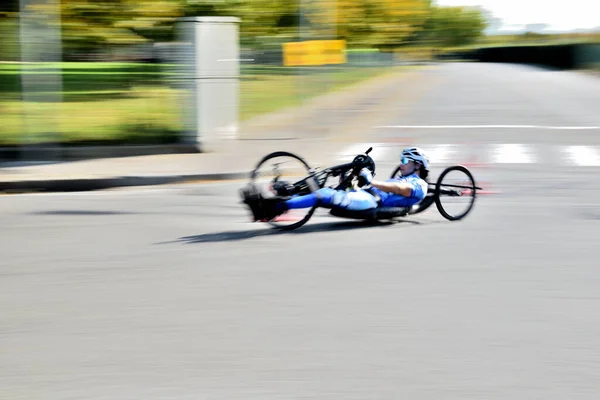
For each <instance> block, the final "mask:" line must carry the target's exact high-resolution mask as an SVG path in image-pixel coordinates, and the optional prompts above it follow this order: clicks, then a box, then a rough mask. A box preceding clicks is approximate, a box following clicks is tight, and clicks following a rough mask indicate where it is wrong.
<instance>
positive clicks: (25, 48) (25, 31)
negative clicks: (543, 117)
mask: <svg viewBox="0 0 600 400" xmlns="http://www.w3.org/2000/svg"><path fill="white" fill-rule="evenodd" d="M463 3H467V4H468V2H463ZM480 3H481V2H480ZM490 4H491V3H490ZM187 16H232V17H237V18H239V19H240V26H239V29H240V38H239V41H240V43H239V44H240V58H241V59H240V78H241V79H240V87H239V93H240V97H239V110H238V114H239V121H240V122H241V123H244V122H245V121H250V120H252V119H253V118H256V117H259V116H261V115H264V114H267V113H270V112H274V111H278V110H280V109H283V108H285V107H290V106H295V105H299V104H302V103H304V102H306V101H310V100H311V99H314V98H315V97H317V96H319V95H321V94H325V93H329V92H332V91H335V90H337V89H340V88H344V87H347V86H348V85H352V84H355V83H358V82H361V81H364V80H367V79H369V78H372V77H376V76H379V75H382V74H386V73H389V72H390V71H393V70H395V69H399V68H406V67H410V66H413V65H415V64H423V63H429V62H433V61H435V62H439V61H443V60H453V59H456V58H462V59H465V58H473V57H475V58H477V57H479V58H485V57H488V58H489V59H491V60H494V57H496V58H495V59H498V57H500V58H501V57H506V55H505V54H500V55H498V54H496V53H494V54H492V55H490V54H487V53H485V54H484V53H477V50H478V49H482V48H498V46H501V47H506V46H508V45H513V46H523V45H527V46H531V45H532V44H533V45H536V46H542V45H543V46H549V45H557V44H563V45H564V44H569V45H570V44H573V43H587V42H598V41H599V37H600V34H599V33H598V29H593V28H592V29H581V30H573V29H571V30H568V29H567V30H565V29H563V30H562V31H553V30H552V29H551V28H552V27H551V26H550V25H548V24H544V23H539V24H522V25H518V24H515V23H514V22H511V21H508V22H506V21H503V19H502V18H500V17H498V16H496V15H494V13H493V12H492V11H491V10H489V9H486V8H484V7H482V6H468V5H467V6H462V5H456V4H454V3H453V2H452V1H447V2H443V1H442V2H440V3H439V4H438V3H436V2H434V1H431V0H370V1H358V0H295V1H289V0H285V1H283V0H94V1H89V0H3V1H2V2H1V4H0V38H1V43H2V51H1V52H0V113H1V115H2V124H1V125H0V146H2V147H3V148H4V149H10V148H15V147H16V148H18V147H19V146H26V145H39V144H44V143H59V144H63V145H67V144H69V145H84V146H85V145H131V144H165V143H177V142H179V141H180V140H181V131H182V129H183V127H182V105H181V104H182V103H181V101H180V99H181V94H182V93H181V91H182V90H183V89H182V88H181V86H180V85H178V84H177V82H178V78H180V74H181V71H180V70H179V69H178V68H177V60H178V59H177V57H176V55H177V51H178V49H179V48H180V47H181V37H180V36H178V33H177V32H178V31H177V29H176V28H175V26H176V22H177V21H178V19H180V18H183V17H187ZM308 40H311V41H320V40H336V41H340V42H338V43H341V44H340V46H341V47H340V48H341V49H342V51H343V57H342V58H341V59H339V60H337V61H334V62H329V63H328V62H327V61H324V62H321V63H316V65H302V64H301V63H300V64H294V63H291V64H289V63H288V65H286V62H285V57H284V49H285V46H286V43H294V42H301V41H308ZM596 52H598V51H597V48H596ZM528 53H530V52H528ZM515 54H516V53H514V52H513V53H511V54H510V55H509V56H508V57H509V58H510V57H513V58H514V57H516V56H515ZM535 57H538V58H537V59H534V60H533V61H539V60H541V59H542V58H544V57H543V56H535ZM551 57H554V59H556V58H557V56H556V55H552V56H551ZM594 57H596V58H597V57H600V55H598V54H595V55H594ZM554 61H556V60H554ZM560 62H561V63H563V64H564V63H566V62H567V60H564V59H561V60H560ZM314 123H315V124H318V121H314ZM2 154H3V155H4V157H7V154H10V152H8V153H6V152H3V153H2Z"/></svg>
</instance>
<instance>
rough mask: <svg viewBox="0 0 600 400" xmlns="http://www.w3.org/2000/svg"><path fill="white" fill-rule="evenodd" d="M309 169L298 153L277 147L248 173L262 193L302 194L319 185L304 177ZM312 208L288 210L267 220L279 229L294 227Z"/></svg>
mask: <svg viewBox="0 0 600 400" xmlns="http://www.w3.org/2000/svg"><path fill="white" fill-rule="evenodd" d="M310 172H311V168H310V166H309V165H308V164H307V163H306V161H304V160H303V159H302V158H301V157H298V156H297V155H295V154H293V153H289V152H285V151H277V152H274V153H271V154H268V155H267V156H265V157H264V158H263V159H262V160H260V162H259V163H258V164H257V166H256V168H255V169H254V170H253V171H252V173H251V175H250V183H251V184H253V185H254V186H255V187H256V188H257V189H258V190H259V191H260V193H261V194H262V195H263V196H264V197H284V198H289V197H291V196H296V195H306V194H310V193H313V192H315V191H317V190H318V189H319V188H318V186H317V184H316V182H315V180H314V179H312V178H309V177H308V176H309V174H310ZM315 209H316V207H312V208H305V209H296V210H289V211H287V212H286V213H284V214H282V215H280V216H278V217H276V218H274V219H273V220H271V221H269V224H270V225H271V226H273V227H274V228H277V229H281V230H291V229H296V228H299V227H301V226H302V225H304V224H305V223H306V222H308V220H309V219H310V218H311V217H312V215H313V213H314V212H315Z"/></svg>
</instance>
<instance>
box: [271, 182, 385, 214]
mask: <svg viewBox="0 0 600 400" xmlns="http://www.w3.org/2000/svg"><path fill="white" fill-rule="evenodd" d="M316 205H319V206H324V207H332V206H333V207H342V208H346V209H348V210H367V209H370V208H375V207H377V200H375V197H373V196H372V195H371V194H370V193H368V192H365V191H364V190H359V191H352V192H345V191H341V190H334V189H331V188H323V189H319V190H318V191H316V192H315V193H311V194H308V195H305V196H298V197H293V198H291V199H289V200H287V201H285V202H281V203H279V204H278V205H277V206H276V208H278V209H279V210H282V211H283V210H286V209H287V210H290V209H297V208H308V207H314V206H316Z"/></svg>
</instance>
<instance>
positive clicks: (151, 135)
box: [0, 63, 393, 145]
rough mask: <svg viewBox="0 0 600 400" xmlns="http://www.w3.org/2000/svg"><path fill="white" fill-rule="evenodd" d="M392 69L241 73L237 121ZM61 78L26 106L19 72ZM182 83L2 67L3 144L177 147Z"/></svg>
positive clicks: (118, 72) (95, 70) (136, 75)
mask: <svg viewBox="0 0 600 400" xmlns="http://www.w3.org/2000/svg"><path fill="white" fill-rule="evenodd" d="M392 70H393V69H391V68H389V67H381V68H377V67H369V68H354V67H346V66H336V67H321V68H315V67H311V68H286V67H277V66H257V65H252V66H244V67H243V68H242V76H241V81H240V120H242V121H244V120H247V119H250V118H252V117H255V116H258V115H261V114H264V113H268V112H273V111H276V110H278V109H281V108H284V107H289V106H294V105H297V104H300V103H301V102H304V101H306V100H307V99H310V98H313V97H315V96H318V95H321V94H325V93H328V92H331V91H334V90H338V89H340V88H344V87H347V86H349V85H352V84H355V83H358V82H361V81H364V80H365V79H368V78H371V77H375V76H379V75H381V74H384V73H388V72H391V71H392ZM57 72H60V73H61V74H62V82H63V88H62V91H61V92H60V93H55V92H52V91H51V89H52V88H51V87H49V88H47V89H48V91H47V92H43V91H40V92H37V93H35V94H33V95H34V97H33V98H34V99H35V100H37V101H28V102H23V101H22V100H21V93H20V74H21V73H25V74H27V78H28V79H33V80H35V81H36V82H38V83H39V85H40V86H39V87H40V88H43V87H44V85H46V84H47V82H48V81H49V78H50V76H51V74H56V73H57ZM178 77H180V76H179V74H178V71H177V69H176V67H175V66H173V65H156V64H137V63H57V64H45V65H28V66H25V67H23V68H21V66H19V64H10V63H4V64H2V63H0V114H1V115H2V124H0V145H11V144H22V143H40V142H50V141H61V142H71V143H108V142H111V143H165V142H172V141H174V140H176V136H177V132H179V131H181V129H182V125H181V115H182V109H181V104H182V98H183V97H182V96H183V95H184V94H185V93H184V92H183V91H182V89H181V88H180V86H178V80H177V78H178ZM179 83H180V82H179ZM57 98H61V99H62V101H61V102H57V101H56V99H57ZM30 99H31V98H30Z"/></svg>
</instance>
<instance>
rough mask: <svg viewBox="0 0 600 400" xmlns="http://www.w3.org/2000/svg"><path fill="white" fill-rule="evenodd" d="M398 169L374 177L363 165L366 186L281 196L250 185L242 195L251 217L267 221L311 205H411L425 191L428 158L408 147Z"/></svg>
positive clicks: (351, 207)
mask: <svg viewBox="0 0 600 400" xmlns="http://www.w3.org/2000/svg"><path fill="white" fill-rule="evenodd" d="M399 169H400V174H399V175H398V176H395V177H393V178H391V179H387V180H385V181H378V180H374V179H373V174H372V173H371V171H370V170H369V169H367V168H363V169H362V170H361V171H360V173H359V178H360V179H362V180H363V182H364V183H365V184H366V185H367V186H365V187H363V188H360V189H357V190H351V191H345V190H335V189H332V188H322V189H319V190H317V191H316V192H314V193H311V194H308V195H303V196H294V197H291V198H288V199H285V198H280V197H272V198H265V197H263V196H262V195H261V194H260V192H257V191H256V188H254V187H252V186H250V187H247V188H244V189H243V190H242V197H243V201H244V203H246V204H247V205H248V207H249V208H250V210H251V212H252V216H253V218H254V221H269V220H271V219H273V218H275V217H277V216H278V215H281V214H283V213H284V212H286V211H287V210H293V209H299V208H310V207H314V206H319V207H325V208H333V207H337V208H343V209H347V210H352V211H362V210H369V209H373V208H377V207H411V206H414V205H415V204H418V203H420V202H421V201H422V200H423V199H424V198H425V196H426V195H427V188H428V184H427V181H426V179H427V175H428V174H429V158H428V157H427V156H426V155H425V153H423V151H422V150H421V149H420V148H418V147H408V148H406V149H404V150H403V151H402V153H401V155H400V166H399Z"/></svg>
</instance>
